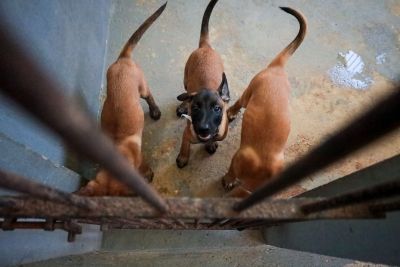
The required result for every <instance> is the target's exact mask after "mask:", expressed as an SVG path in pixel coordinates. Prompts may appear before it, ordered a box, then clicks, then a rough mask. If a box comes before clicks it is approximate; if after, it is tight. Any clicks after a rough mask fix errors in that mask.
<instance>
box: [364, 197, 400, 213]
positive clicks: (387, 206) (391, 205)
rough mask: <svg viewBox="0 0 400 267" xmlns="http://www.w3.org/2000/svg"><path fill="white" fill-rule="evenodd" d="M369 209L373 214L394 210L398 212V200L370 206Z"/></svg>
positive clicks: (399, 204) (399, 201) (399, 207)
mask: <svg viewBox="0 0 400 267" xmlns="http://www.w3.org/2000/svg"><path fill="white" fill-rule="evenodd" d="M370 209H371V210H372V211H373V212H391V211H395V210H400V199H398V200H393V201H387V202H383V203H378V204H375V205H372V206H371V207H370Z"/></svg>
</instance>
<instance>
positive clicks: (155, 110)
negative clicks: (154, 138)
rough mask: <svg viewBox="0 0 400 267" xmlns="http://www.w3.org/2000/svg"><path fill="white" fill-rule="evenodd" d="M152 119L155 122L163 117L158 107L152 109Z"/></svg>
mask: <svg viewBox="0 0 400 267" xmlns="http://www.w3.org/2000/svg"><path fill="white" fill-rule="evenodd" d="M150 117H151V118H152V119H153V120H155V121H156V120H159V119H160V117H161V111H160V109H159V108H158V107H154V108H151V109H150Z"/></svg>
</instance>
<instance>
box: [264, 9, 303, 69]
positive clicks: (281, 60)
mask: <svg viewBox="0 0 400 267" xmlns="http://www.w3.org/2000/svg"><path fill="white" fill-rule="evenodd" d="M280 8H281V9H282V10H283V11H285V12H287V13H289V14H291V15H293V16H294V17H296V19H297V20H298V21H299V24H300V29H299V33H298V34H297V36H296V38H294V40H293V41H292V42H291V43H290V44H289V45H288V46H287V47H285V49H283V50H282V52H280V53H279V54H278V56H276V58H275V59H274V60H273V61H272V62H271V64H270V66H272V65H280V66H284V65H285V64H286V62H287V60H288V59H289V57H290V56H291V55H293V53H294V52H295V51H296V49H297V48H298V47H299V46H300V44H301V43H302V42H303V40H304V36H305V35H306V32H307V20H306V18H305V17H304V15H303V14H301V13H300V12H299V11H296V10H294V9H291V8H290V7H280Z"/></svg>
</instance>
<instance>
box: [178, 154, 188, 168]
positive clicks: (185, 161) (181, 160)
mask: <svg viewBox="0 0 400 267" xmlns="http://www.w3.org/2000/svg"><path fill="white" fill-rule="evenodd" d="M188 162H189V159H188V158H184V157H182V156H181V155H179V156H178V157H177V158H176V166H178V168H183V167H185V166H186V165H187V164H188Z"/></svg>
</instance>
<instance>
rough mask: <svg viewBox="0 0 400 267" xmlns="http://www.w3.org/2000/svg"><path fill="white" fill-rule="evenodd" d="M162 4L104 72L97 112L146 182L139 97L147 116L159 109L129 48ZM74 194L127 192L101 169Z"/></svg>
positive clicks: (147, 171)
mask: <svg viewBox="0 0 400 267" xmlns="http://www.w3.org/2000/svg"><path fill="white" fill-rule="evenodd" d="M166 5H167V3H165V4H164V5H163V6H161V7H160V8H159V9H158V10H157V11H156V12H155V13H154V14H153V15H151V16H150V17H149V18H148V19H147V20H146V21H145V22H144V23H143V24H142V25H141V26H140V27H139V29H137V30H136V32H135V33H134V34H133V35H132V36H131V38H130V39H129V40H128V42H127V43H126V44H125V46H124V48H123V49H122V51H121V53H120V55H119V57H118V59H117V61H116V62H115V63H113V64H112V65H111V66H110V67H109V68H108V71H107V98H106V101H105V102H104V106H103V110H102V113H101V127H102V129H103V131H104V132H105V133H106V134H107V135H108V136H109V137H110V138H111V139H112V140H113V141H114V142H115V144H116V145H117V148H118V150H119V151H120V152H121V153H122V155H124V156H125V157H126V158H127V159H128V160H129V162H131V163H132V165H133V166H134V167H135V168H136V169H138V170H139V172H140V173H141V174H142V175H144V176H145V177H146V178H147V179H148V180H149V181H151V179H152V178H153V172H152V170H151V169H150V167H149V166H148V165H147V164H146V163H145V161H144V160H143V157H142V153H141V145H142V132H143V126H144V113H143V110H142V107H141V105H140V98H143V99H145V100H146V102H147V104H148V105H149V109H150V117H151V118H153V119H155V120H158V119H159V118H160V116H161V112H160V109H159V108H158V107H157V105H156V103H155V102H154V99H153V96H152V94H151V92H150V88H149V86H148V85H147V83H146V80H145V78H144V75H143V72H142V70H141V69H140V67H139V66H138V65H136V64H135V63H134V62H133V60H132V59H131V55H132V52H133V48H134V47H135V46H136V44H137V43H138V41H139V40H140V38H141V37H142V35H143V34H144V32H145V31H146V30H147V29H148V28H149V27H150V25H151V24H152V23H153V22H154V21H155V20H156V19H157V18H158V17H159V16H160V15H161V13H162V12H163V11H164V9H165V6H166ZM78 194H81V195H87V196H104V195H111V196H124V195H131V194H132V192H131V191H129V190H128V189H127V188H126V187H125V185H123V184H122V183H120V182H119V181H117V180H115V179H113V178H112V176H111V175H110V174H109V173H108V172H107V171H105V170H100V172H99V173H98V174H97V175H96V179H95V180H92V181H90V182H89V183H88V184H87V185H86V186H85V187H84V188H82V189H81V190H80V191H79V192H78Z"/></svg>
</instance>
